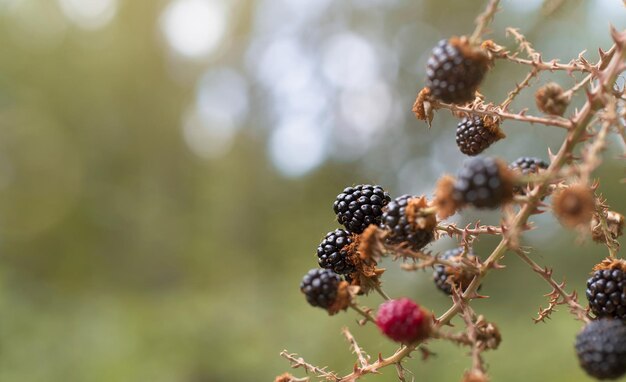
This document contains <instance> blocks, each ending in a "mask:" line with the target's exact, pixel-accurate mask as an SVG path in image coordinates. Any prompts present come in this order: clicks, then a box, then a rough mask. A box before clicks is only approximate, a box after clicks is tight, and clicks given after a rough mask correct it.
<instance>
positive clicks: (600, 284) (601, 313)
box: [585, 259, 626, 320]
mask: <svg viewBox="0 0 626 382" xmlns="http://www.w3.org/2000/svg"><path fill="white" fill-rule="evenodd" d="M625 270H626V261H624V260H621V259H617V260H611V259H607V260H604V261H603V262H601V263H600V264H598V265H596V266H595V267H594V271H595V272H594V273H593V275H592V276H591V277H590V278H589V279H588V280H587V291H586V293H585V294H586V295H587V300H589V308H590V309H591V312H592V313H593V314H595V315H596V317H611V318H619V319H620V320H626V273H625V272H624V271H625Z"/></svg>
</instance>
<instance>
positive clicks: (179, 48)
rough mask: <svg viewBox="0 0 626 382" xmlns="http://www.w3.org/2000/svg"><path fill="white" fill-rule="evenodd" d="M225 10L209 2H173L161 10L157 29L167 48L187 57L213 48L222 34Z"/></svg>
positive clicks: (208, 51) (216, 45) (200, 55)
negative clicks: (165, 41) (168, 46)
mask: <svg viewBox="0 0 626 382" xmlns="http://www.w3.org/2000/svg"><path fill="white" fill-rule="evenodd" d="M226 17H227V15H226V9H225V7H224V5H223V4H222V3H218V2H216V1H212V0H175V1H173V2H172V3H170V4H169V5H168V6H167V8H165V10H164V11H163V14H162V17H161V28H162V30H163V33H164V35H165V38H166V40H167V42H168V44H169V45H170V47H171V48H172V49H173V50H174V51H175V52H176V53H178V54H180V55H182V56H185V57H188V58H201V57H204V56H206V55H208V54H210V53H212V52H213V51H215V49H217V47H218V46H219V44H220V42H221V40H222V38H223V37H224V34H225V32H226V27H227V21H226Z"/></svg>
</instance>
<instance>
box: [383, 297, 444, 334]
mask: <svg viewBox="0 0 626 382" xmlns="http://www.w3.org/2000/svg"><path fill="white" fill-rule="evenodd" d="M431 323H432V317H431V315H430V313H428V312H426V311H424V310H423V309H422V308H420V306H419V305H417V304H416V303H414V302H413V301H411V300H410V299H408V298H401V299H398V300H389V301H386V302H384V303H383V304H381V305H380V307H379V308H378V314H377V316H376V325H377V326H378V328H379V329H380V330H381V331H382V332H383V334H384V335H386V336H387V337H389V338H391V339H392V340H394V341H396V342H401V343H404V344H410V343H412V342H415V341H417V340H421V339H424V338H426V337H428V335H429V334H430V326H431Z"/></svg>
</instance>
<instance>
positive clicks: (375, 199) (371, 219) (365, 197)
mask: <svg viewBox="0 0 626 382" xmlns="http://www.w3.org/2000/svg"><path fill="white" fill-rule="evenodd" d="M390 200H391V198H390V197H389V194H388V193H386V192H385V190H383V188H382V187H381V186H372V185H369V184H360V185H358V186H354V187H348V188H346V189H345V190H343V192H342V193H341V194H339V195H337V199H336V200H335V203H333V210H335V214H337V220H338V221H339V223H340V224H342V225H343V226H344V227H346V229H347V230H348V231H350V232H352V233H361V232H363V231H364V230H365V229H366V228H367V227H368V226H369V225H370V224H375V225H379V224H380V217H381V216H382V214H383V211H382V209H383V207H384V206H386V205H387V203H389V201H390Z"/></svg>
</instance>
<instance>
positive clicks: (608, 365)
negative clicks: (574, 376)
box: [576, 318, 626, 379]
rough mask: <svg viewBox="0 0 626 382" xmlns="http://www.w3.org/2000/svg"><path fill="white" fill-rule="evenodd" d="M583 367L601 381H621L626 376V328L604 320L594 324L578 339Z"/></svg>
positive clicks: (582, 332)
mask: <svg viewBox="0 0 626 382" xmlns="http://www.w3.org/2000/svg"><path fill="white" fill-rule="evenodd" d="M576 354H577V355H578V361H579V362H580V366H581V367H582V368H583V369H584V370H585V371H586V372H587V374H589V375H590V376H592V377H595V378H597V379H617V378H619V377H621V376H622V375H624V374H625V373H626V324H624V322H622V321H620V320H615V319H610V318H601V319H599V320H595V321H591V322H590V323H588V324H587V325H586V326H585V327H584V328H583V330H582V331H581V332H580V333H579V334H578V336H577V337H576Z"/></svg>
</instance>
